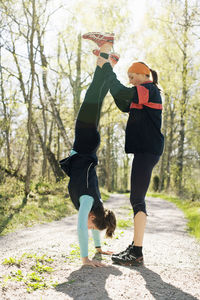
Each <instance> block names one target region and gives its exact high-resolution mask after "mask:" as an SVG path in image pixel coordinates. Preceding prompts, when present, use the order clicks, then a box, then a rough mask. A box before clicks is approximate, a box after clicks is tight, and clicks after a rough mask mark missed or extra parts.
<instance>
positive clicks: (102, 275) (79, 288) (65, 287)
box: [55, 256, 122, 300]
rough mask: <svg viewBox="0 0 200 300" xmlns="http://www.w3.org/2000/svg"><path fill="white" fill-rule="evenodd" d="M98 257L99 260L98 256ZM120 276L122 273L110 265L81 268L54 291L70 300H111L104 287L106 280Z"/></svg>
mask: <svg viewBox="0 0 200 300" xmlns="http://www.w3.org/2000/svg"><path fill="white" fill-rule="evenodd" d="M98 257H99V259H101V258H100V256H98ZM121 274H122V272H121V271H120V270H118V269H117V268H116V267H115V266H112V265H111V266H110V265H108V266H107V267H98V268H94V267H90V266H82V267H81V268H80V269H78V270H76V271H74V272H72V273H71V274H70V275H69V277H68V278H67V281H66V282H63V283H61V284H58V285H57V286H56V288H55V289H56V290H57V291H58V292H62V293H63V294H65V295H68V296H70V297H71V298H72V299H81V300H94V299H95V300H102V299H103V300H112V298H110V297H109V295H108V293H107V290H106V287H105V285H106V280H107V278H108V277H109V276H110V275H114V276H120V275H121ZM63 299H64V298H63Z"/></svg>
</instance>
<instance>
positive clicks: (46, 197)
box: [0, 178, 76, 235]
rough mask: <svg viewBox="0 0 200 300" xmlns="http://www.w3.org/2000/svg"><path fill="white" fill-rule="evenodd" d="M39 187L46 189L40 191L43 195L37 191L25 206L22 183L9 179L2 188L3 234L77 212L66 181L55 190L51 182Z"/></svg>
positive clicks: (0, 216) (0, 231) (0, 224)
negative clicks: (67, 192) (23, 203)
mask: <svg viewBox="0 0 200 300" xmlns="http://www.w3.org/2000/svg"><path fill="white" fill-rule="evenodd" d="M36 185H37V184H35V185H34V186H36ZM38 186H40V187H41V186H42V188H44V189H42V190H41V189H39V191H40V192H42V194H37V193H36V190H33V193H32V196H31V197H29V199H28V202H27V205H25V206H23V205H22V200H23V187H22V184H21V183H20V182H16V180H15V179H10V178H8V179H7V181H6V183H5V184H4V185H0V195H1V196H0V234H1V235H4V234H7V233H8V232H12V231H14V230H16V228H23V227H28V226H33V225H34V224H38V223H44V222H51V221H54V220H59V219H61V218H63V217H65V216H67V215H71V214H73V213H75V212H76V210H75V209H74V207H73V204H72V202H71V200H70V198H69V195H67V194H66V192H65V191H66V190H67V182H66V180H64V181H62V182H59V183H54V184H51V190H50V183H47V184H46V185H45V184H42V185H41V183H39V184H38ZM14 187H15V192H14ZM47 190H48V192H49V194H48V193H47ZM50 192H51V193H52V194H50Z"/></svg>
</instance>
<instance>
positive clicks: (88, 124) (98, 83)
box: [73, 66, 108, 154]
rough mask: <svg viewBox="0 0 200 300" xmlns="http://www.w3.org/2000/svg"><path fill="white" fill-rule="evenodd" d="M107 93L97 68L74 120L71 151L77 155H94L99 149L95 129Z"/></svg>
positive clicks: (97, 135) (98, 138)
mask: <svg viewBox="0 0 200 300" xmlns="http://www.w3.org/2000/svg"><path fill="white" fill-rule="evenodd" d="M107 92H108V86H107V84H106V83H105V82H104V76H103V74H102V70H101V68H100V67H99V66H97V67H96V70H95V73H94V77H93V80H92V82H91V84H90V86H89V88H88V90H87V92H86V94H85V98H84V101H83V103H82V105H81V108H80V110H79V113H78V117H77V120H76V125H75V140H74V145H73V149H74V150H75V151H76V152H78V153H79V154H91V153H96V151H97V149H98V147H99V144H100V135H99V132H98V130H97V127H98V124H99V119H100V113H101V108H102V104H103V100H104V98H105V96H106V94H107Z"/></svg>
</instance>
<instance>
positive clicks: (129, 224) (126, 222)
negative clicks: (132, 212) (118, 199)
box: [117, 219, 133, 229]
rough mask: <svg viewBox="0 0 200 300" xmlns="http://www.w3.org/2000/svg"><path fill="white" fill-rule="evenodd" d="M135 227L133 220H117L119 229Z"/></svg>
mask: <svg viewBox="0 0 200 300" xmlns="http://www.w3.org/2000/svg"><path fill="white" fill-rule="evenodd" d="M132 226H133V220H132V219H127V220H124V219H118V220H117V227H119V228H124V229H125V228H128V227H132Z"/></svg>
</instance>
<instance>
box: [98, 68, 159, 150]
mask: <svg viewBox="0 0 200 300" xmlns="http://www.w3.org/2000/svg"><path fill="white" fill-rule="evenodd" d="M102 72H103V73H104V76H105V81H106V82H107V83H108V86H109V88H110V93H111V95H112V96H113V98H114V100H115V103H116V105H117V106H118V108H119V109H120V110H121V111H123V112H128V113H129V118H128V122H127V125H126V139H125V152H126V153H151V154H154V155H161V154H162V152H163V147H164V137H163V134H162V133H161V123H162V99H161V95H160V91H159V89H158V87H157V86H156V85H155V84H153V82H152V81H147V82H145V83H143V84H141V85H138V86H134V87H132V88H128V87H126V86H124V85H123V84H121V83H120V81H119V80H118V79H117V77H116V74H115V73H114V72H113V69H112V67H111V65H110V64H109V63H105V64H104V65H103V67H102Z"/></svg>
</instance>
